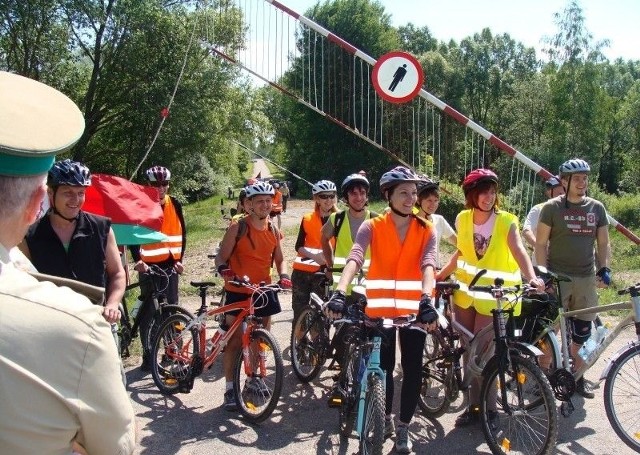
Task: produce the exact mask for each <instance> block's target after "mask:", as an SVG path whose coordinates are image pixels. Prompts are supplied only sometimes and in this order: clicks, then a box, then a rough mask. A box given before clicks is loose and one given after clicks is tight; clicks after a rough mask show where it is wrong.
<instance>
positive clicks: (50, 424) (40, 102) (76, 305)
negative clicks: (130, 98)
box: [0, 72, 135, 455]
mask: <svg viewBox="0 0 640 455" xmlns="http://www.w3.org/2000/svg"><path fill="white" fill-rule="evenodd" d="M83 129H84V119H83V117H82V113H81V112H80V111H79V109H78V108H77V106H76V105H75V104H74V103H73V102H72V101H71V100H69V99H68V98H67V97H66V96H64V95H63V94H62V93H60V92H58V91H57V90H54V89H52V88H51V87H48V86H46V85H44V84H41V83H39V82H36V81H33V80H30V79H27V78H24V77H21V76H17V75H14V74H10V73H6V72H0V194H2V198H0V383H1V384H2V387H0V402H1V403H2V412H0V441H2V452H3V453H11V454H32V453H71V452H72V451H73V452H78V453H90V454H92V455H95V454H113V453H121V454H130V453H132V452H133V450H134V448H135V422H134V413H133V408H132V406H131V402H130V401H129V397H128V396H127V392H126V390H125V388H124V385H123V384H122V380H121V376H120V366H119V362H118V354H117V352H116V346H115V344H114V343H113V341H112V338H111V330H110V327H109V324H108V323H107V322H106V321H105V319H104V318H103V317H102V311H101V309H100V308H99V307H97V306H94V305H92V304H91V302H90V301H89V300H88V299H87V298H86V297H84V296H82V295H80V294H78V293H76V292H74V291H72V290H71V289H69V288H66V287H57V286H56V285H54V284H53V283H51V282H48V281H42V282H40V281H38V280H37V279H36V278H35V277H33V276H30V275H29V274H28V273H27V272H25V271H23V270H21V269H19V268H17V267H16V266H15V265H14V262H13V259H14V258H16V257H17V256H18V255H19V254H20V253H19V251H18V249H17V248H16V245H17V244H18V243H20V241H21V240H22V239H23V238H24V235H25V233H26V232H27V228H28V227H29V225H30V224H31V223H33V222H34V221H35V220H36V217H37V215H38V212H39V210H40V203H41V202H42V199H43V198H44V195H45V193H46V186H45V176H46V174H47V171H48V170H49V168H51V165H52V164H53V162H54V159H55V157H54V155H55V153H57V152H60V151H62V150H64V149H66V148H68V147H70V146H72V145H73V144H74V143H75V142H76V141H77V140H78V139H79V138H80V136H81V134H82V132H83ZM84 286H86V285H83V284H79V285H77V287H78V288H79V289H82V288H83V287H84Z"/></svg>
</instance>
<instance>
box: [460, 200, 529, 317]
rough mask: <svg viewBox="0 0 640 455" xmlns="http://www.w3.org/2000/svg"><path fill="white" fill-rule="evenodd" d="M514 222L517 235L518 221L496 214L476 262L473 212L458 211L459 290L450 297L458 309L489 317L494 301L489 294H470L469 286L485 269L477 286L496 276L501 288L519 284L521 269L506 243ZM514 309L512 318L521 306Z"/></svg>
mask: <svg viewBox="0 0 640 455" xmlns="http://www.w3.org/2000/svg"><path fill="white" fill-rule="evenodd" d="M514 223H515V225H516V232H517V231H518V218H517V217H516V216H515V215H512V214H511V213H508V212H504V211H498V212H497V213H496V221H495V225H494V227H493V232H492V233H491V240H490V241H489V246H488V248H487V251H486V253H485V255H484V256H483V257H482V259H478V256H477V255H476V250H475V248H474V242H473V234H474V232H473V210H464V211H462V212H460V214H459V215H458V226H457V227H458V250H459V251H460V253H461V254H460V256H459V257H458V263H457V269H456V272H455V277H456V279H457V280H458V282H459V284H460V290H458V291H455V292H454V294H453V302H454V303H455V304H456V305H457V306H459V307H461V308H469V307H474V308H475V310H476V311H477V312H478V313H480V314H484V315H491V310H492V309H494V308H495V307H496V301H495V299H494V298H493V297H492V296H491V295H490V294H487V293H484V292H473V291H469V288H468V284H469V283H471V280H472V279H473V277H474V276H475V275H476V274H477V273H478V271H479V270H482V269H486V270H487V273H486V274H485V275H484V276H483V277H482V278H480V279H479V280H478V281H477V283H476V284H477V285H483V286H486V285H491V284H493V282H494V280H495V279H496V278H498V277H499V278H502V279H503V280H504V286H515V285H516V284H522V278H521V275H520V268H519V267H518V263H517V262H516V260H515V258H514V257H513V255H512V254H511V250H510V249H509V245H508V243H507V236H508V235H509V229H510V228H511V225H512V224H514ZM514 310H515V312H514V315H516V316H517V315H519V314H520V304H518V305H517V306H516V308H514Z"/></svg>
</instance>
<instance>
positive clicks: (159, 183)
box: [149, 182, 169, 187]
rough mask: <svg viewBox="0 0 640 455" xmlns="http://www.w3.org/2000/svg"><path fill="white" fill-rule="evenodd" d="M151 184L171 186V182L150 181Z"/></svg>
mask: <svg viewBox="0 0 640 455" xmlns="http://www.w3.org/2000/svg"><path fill="white" fill-rule="evenodd" d="M149 183H150V184H151V186H156V187H157V186H169V182H149Z"/></svg>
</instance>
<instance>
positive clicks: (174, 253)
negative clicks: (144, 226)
mask: <svg viewBox="0 0 640 455" xmlns="http://www.w3.org/2000/svg"><path fill="white" fill-rule="evenodd" d="M163 212H164V218H163V220H162V228H161V229H160V231H161V232H162V233H163V234H165V235H166V236H167V240H166V241H164V242H156V243H149V244H147V245H141V246H140V259H142V260H143V261H144V262H148V263H157V262H163V261H166V260H167V259H169V258H170V257H172V258H173V259H174V260H175V261H178V260H180V257H181V256H182V225H181V224H180V218H178V213H177V212H176V209H175V207H174V206H173V202H172V201H171V198H170V197H169V195H166V196H165V203H164V207H163Z"/></svg>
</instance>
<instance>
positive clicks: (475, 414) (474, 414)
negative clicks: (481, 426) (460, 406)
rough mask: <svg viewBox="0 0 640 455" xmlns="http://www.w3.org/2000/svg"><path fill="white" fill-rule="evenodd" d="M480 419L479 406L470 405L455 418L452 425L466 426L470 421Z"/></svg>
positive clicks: (473, 421)
mask: <svg viewBox="0 0 640 455" xmlns="http://www.w3.org/2000/svg"><path fill="white" fill-rule="evenodd" d="M479 420H480V408H479V407H478V406H470V407H469V409H467V410H466V411H464V412H463V413H462V414H460V415H459V416H458V418H457V419H456V423H455V424H454V426H455V427H456V428H460V427H467V426H469V425H471V424H472V423H476V422H478V421H479Z"/></svg>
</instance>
